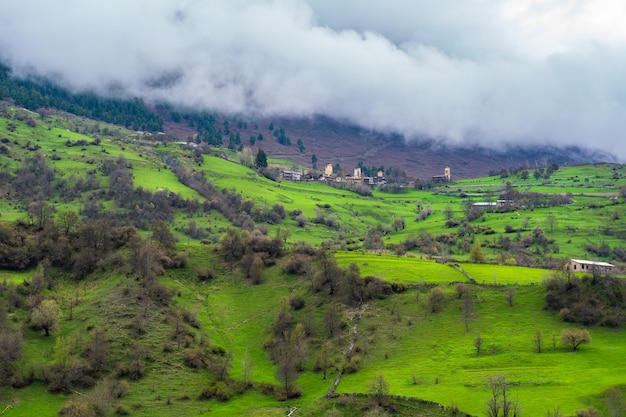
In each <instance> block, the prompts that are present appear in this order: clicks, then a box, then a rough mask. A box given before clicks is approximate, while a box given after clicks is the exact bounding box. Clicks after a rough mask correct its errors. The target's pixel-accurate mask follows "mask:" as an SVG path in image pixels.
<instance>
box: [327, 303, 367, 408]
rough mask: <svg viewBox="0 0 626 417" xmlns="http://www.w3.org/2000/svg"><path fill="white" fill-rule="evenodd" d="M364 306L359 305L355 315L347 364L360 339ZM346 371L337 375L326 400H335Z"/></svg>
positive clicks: (347, 352)
mask: <svg viewBox="0 0 626 417" xmlns="http://www.w3.org/2000/svg"><path fill="white" fill-rule="evenodd" d="M362 306H363V304H362V303H361V304H359V306H358V307H357V309H356V314H355V315H354V319H353V320H354V321H353V323H352V339H351V340H350V344H349V345H348V349H347V351H346V361H345V363H348V362H350V359H352V352H353V351H354V347H355V346H356V341H357V339H358V338H359V322H360V321H361V313H362ZM344 371H345V366H344V367H342V368H341V370H340V371H339V374H337V378H335V383H334V384H333V386H332V387H331V388H330V390H329V391H328V393H327V394H326V398H333V397H334V396H335V395H336V394H335V391H336V390H337V387H338V386H339V383H340V382H341V378H343V374H344Z"/></svg>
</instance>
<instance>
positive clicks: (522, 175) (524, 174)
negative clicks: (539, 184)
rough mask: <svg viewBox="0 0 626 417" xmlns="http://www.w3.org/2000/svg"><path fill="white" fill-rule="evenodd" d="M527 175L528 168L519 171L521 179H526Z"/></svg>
mask: <svg viewBox="0 0 626 417" xmlns="http://www.w3.org/2000/svg"><path fill="white" fill-rule="evenodd" d="M528 177H529V175H528V170H527V169H525V170H523V171H522V172H521V173H520V178H521V179H523V180H524V181H526V180H527V179H528Z"/></svg>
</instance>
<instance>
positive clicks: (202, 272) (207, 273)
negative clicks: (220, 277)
mask: <svg viewBox="0 0 626 417" xmlns="http://www.w3.org/2000/svg"><path fill="white" fill-rule="evenodd" d="M196 274H197V275H198V280H200V281H202V282H204V281H209V280H211V279H213V278H214V277H215V272H214V271H213V269H211V268H200V269H198V270H197V271H196Z"/></svg>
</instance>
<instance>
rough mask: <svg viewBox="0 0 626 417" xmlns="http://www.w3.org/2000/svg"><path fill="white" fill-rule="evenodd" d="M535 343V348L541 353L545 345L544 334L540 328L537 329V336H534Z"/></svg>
mask: <svg viewBox="0 0 626 417" xmlns="http://www.w3.org/2000/svg"><path fill="white" fill-rule="evenodd" d="M533 343H534V344H535V349H537V353H541V348H542V345H543V334H542V333H541V330H540V329H537V330H536V331H535V336H534V337H533Z"/></svg>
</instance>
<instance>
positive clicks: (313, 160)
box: [311, 154, 626, 188]
mask: <svg viewBox="0 0 626 417" xmlns="http://www.w3.org/2000/svg"><path fill="white" fill-rule="evenodd" d="M311 165H312V166H313V169H317V155H315V154H313V155H312V156H311ZM625 188H626V187H625Z"/></svg>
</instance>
